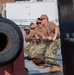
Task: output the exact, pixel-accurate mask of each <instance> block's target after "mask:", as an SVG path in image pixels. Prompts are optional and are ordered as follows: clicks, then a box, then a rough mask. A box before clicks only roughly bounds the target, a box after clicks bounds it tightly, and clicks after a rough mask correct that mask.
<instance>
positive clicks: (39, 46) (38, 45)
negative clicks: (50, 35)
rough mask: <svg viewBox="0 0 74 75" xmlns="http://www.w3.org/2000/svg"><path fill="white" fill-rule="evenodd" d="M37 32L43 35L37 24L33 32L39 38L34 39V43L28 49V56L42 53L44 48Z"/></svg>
mask: <svg viewBox="0 0 74 75" xmlns="http://www.w3.org/2000/svg"><path fill="white" fill-rule="evenodd" d="M36 22H41V21H39V20H37V21H36ZM39 32H40V33H41V35H44V32H43V29H42V27H41V28H40V27H39V26H37V27H36V29H35V33H36V35H37V36H38V37H39V39H37V40H36V43H35V44H34V46H33V47H31V49H30V56H31V57H35V56H38V55H42V54H43V53H44V52H45V49H46V46H45V44H44V43H43V42H42V40H41V38H40V36H39V35H38V33H39Z"/></svg>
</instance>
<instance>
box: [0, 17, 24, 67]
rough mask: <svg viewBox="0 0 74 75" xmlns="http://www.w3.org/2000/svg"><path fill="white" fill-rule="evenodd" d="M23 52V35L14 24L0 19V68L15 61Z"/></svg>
mask: <svg viewBox="0 0 74 75" xmlns="http://www.w3.org/2000/svg"><path fill="white" fill-rule="evenodd" d="M22 50H23V35H22V32H21V30H20V28H19V27H18V25H16V24H15V23H14V22H12V21H11V20H9V19H5V18H0V66H4V65H7V64H9V63H12V62H13V61H15V60H16V59H17V58H18V57H19V55H20V53H21V52H22Z"/></svg>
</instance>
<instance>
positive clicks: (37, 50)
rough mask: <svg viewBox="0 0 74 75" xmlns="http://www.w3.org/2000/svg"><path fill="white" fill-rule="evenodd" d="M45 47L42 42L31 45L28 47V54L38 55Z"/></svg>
mask: <svg viewBox="0 0 74 75" xmlns="http://www.w3.org/2000/svg"><path fill="white" fill-rule="evenodd" d="M45 49H46V46H45V44H44V43H40V44H35V45H34V46H33V47H31V48H30V56H31V57H35V56H38V55H42V54H43V52H44V51H45Z"/></svg>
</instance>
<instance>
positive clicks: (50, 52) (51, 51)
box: [45, 38, 61, 63]
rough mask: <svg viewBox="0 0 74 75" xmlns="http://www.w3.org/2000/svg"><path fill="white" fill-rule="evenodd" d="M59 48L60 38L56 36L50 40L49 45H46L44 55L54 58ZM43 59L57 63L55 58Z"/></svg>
mask: <svg viewBox="0 0 74 75" xmlns="http://www.w3.org/2000/svg"><path fill="white" fill-rule="evenodd" d="M60 48H61V42H60V38H57V39H56V40H55V41H53V42H51V43H50V45H49V46H48V47H47V49H46V52H45V57H52V58H56V53H57V52H58V50H59V49H60ZM45 60H46V61H48V62H52V63H57V60H55V59H49V58H45Z"/></svg>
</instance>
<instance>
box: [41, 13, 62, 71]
mask: <svg viewBox="0 0 74 75" xmlns="http://www.w3.org/2000/svg"><path fill="white" fill-rule="evenodd" d="M40 18H41V19H43V20H42V24H43V25H44V26H43V27H44V29H45V31H46V34H47V35H48V36H43V37H42V39H43V40H45V41H48V42H49V43H46V46H47V48H46V52H45V56H46V57H52V58H56V53H57V51H58V50H59V49H60V47H61V43H60V38H59V36H58V34H59V26H56V25H55V24H54V23H53V22H49V21H48V16H47V15H45V14H43V15H41V17H40ZM45 61H46V62H51V63H54V64H55V63H56V64H57V60H54V59H49V58H45ZM49 71H50V72H57V71H61V68H60V67H59V66H55V65H53V66H52V67H51V70H49Z"/></svg>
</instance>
